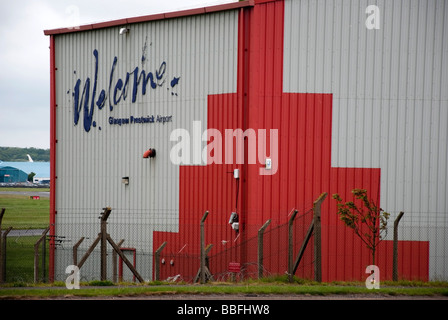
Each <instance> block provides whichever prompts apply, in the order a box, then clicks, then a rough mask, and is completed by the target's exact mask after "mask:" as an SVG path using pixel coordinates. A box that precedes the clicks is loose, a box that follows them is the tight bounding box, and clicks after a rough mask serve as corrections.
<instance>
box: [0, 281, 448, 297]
mask: <svg viewBox="0 0 448 320" xmlns="http://www.w3.org/2000/svg"><path fill="white" fill-rule="evenodd" d="M425 284H426V286H424V287H420V286H417V284H415V283H413V282H409V281H405V282H391V283H388V282H386V283H382V285H381V288H380V289H374V290H369V289H367V288H366V287H365V286H364V283H362V282H357V283H347V284H341V283H339V284H332V283H325V284H320V283H315V282H313V281H308V280H300V279H299V280H297V281H296V282H295V283H293V284H290V283H288V282H286V280H285V281H279V280H278V279H274V280H270V279H269V278H268V279H263V280H262V281H260V280H248V281H244V282H241V283H237V284H235V283H227V282H225V283H219V282H214V283H209V284H206V285H196V284H190V285H185V284H168V283H163V282H149V283H145V284H128V283H121V284H113V283H111V282H110V281H105V282H100V281H92V282H90V283H81V288H80V289H78V290H68V289H66V288H65V283H63V282H55V283H54V284H52V285H45V286H42V284H41V285H38V287H34V288H32V289H30V288H15V287H14V284H11V287H10V288H4V289H0V298H14V297H19V298H20V297H22V298H25V297H41V298H51V297H56V296H65V295H71V296H79V297H105V296H130V297H132V296H144V295H173V294H201V295H211V294H213V295H216V294H218V295H226V294H238V295H248V294H254V295H307V296H316V295H318V296H328V295H357V294H363V295H366V294H367V295H372V297H373V296H375V295H382V296H408V297H411V296H448V282H436V283H431V282H428V283H425ZM21 285H25V284H21Z"/></svg>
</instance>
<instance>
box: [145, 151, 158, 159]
mask: <svg viewBox="0 0 448 320" xmlns="http://www.w3.org/2000/svg"><path fill="white" fill-rule="evenodd" d="M155 156H156V149H148V150H146V151H145V153H143V158H145V159H147V158H154V157H155Z"/></svg>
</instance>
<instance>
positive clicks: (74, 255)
mask: <svg viewBox="0 0 448 320" xmlns="http://www.w3.org/2000/svg"><path fill="white" fill-rule="evenodd" d="M84 239H85V238H84V237H82V238H81V239H79V241H78V242H76V243H75V245H74V246H73V264H74V265H75V266H76V265H77V264H78V247H79V246H80V245H81V242H83V241H84Z"/></svg>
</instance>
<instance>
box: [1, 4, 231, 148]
mask: <svg viewBox="0 0 448 320" xmlns="http://www.w3.org/2000/svg"><path fill="white" fill-rule="evenodd" d="M236 1H238V0H163V1H162V0H81V1H75V0H39V1H36V0H18V1H3V0H2V1H1V2H0V21H1V22H0V23H1V28H0V147H21V148H26V147H35V148H44V149H47V148H49V147H50V107H49V105H50V66H49V61H50V57H49V53H50V52H49V49H48V46H49V37H48V36H45V35H44V33H43V30H46V29H55V28H61V27H71V26H76V25H83V24H88V23H93V22H102V21H109V20H115V19H120V18H128V17H135V16H143V15H148V14H152V13H160V12H170V11H177V10H184V9H189V8H197V7H205V6H211V5H216V4H221V3H229V2H236Z"/></svg>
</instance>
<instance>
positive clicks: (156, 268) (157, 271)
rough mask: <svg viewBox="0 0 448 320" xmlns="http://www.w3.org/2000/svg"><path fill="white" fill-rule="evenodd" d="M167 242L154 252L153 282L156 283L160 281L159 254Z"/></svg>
mask: <svg viewBox="0 0 448 320" xmlns="http://www.w3.org/2000/svg"><path fill="white" fill-rule="evenodd" d="M166 244H167V242H166V241H165V242H163V243H162V244H161V246H160V247H159V248H158V249H157V250H156V254H155V257H154V258H155V259H154V260H155V261H154V264H155V266H154V280H155V281H158V280H160V252H162V250H163V248H165V246H166Z"/></svg>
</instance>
